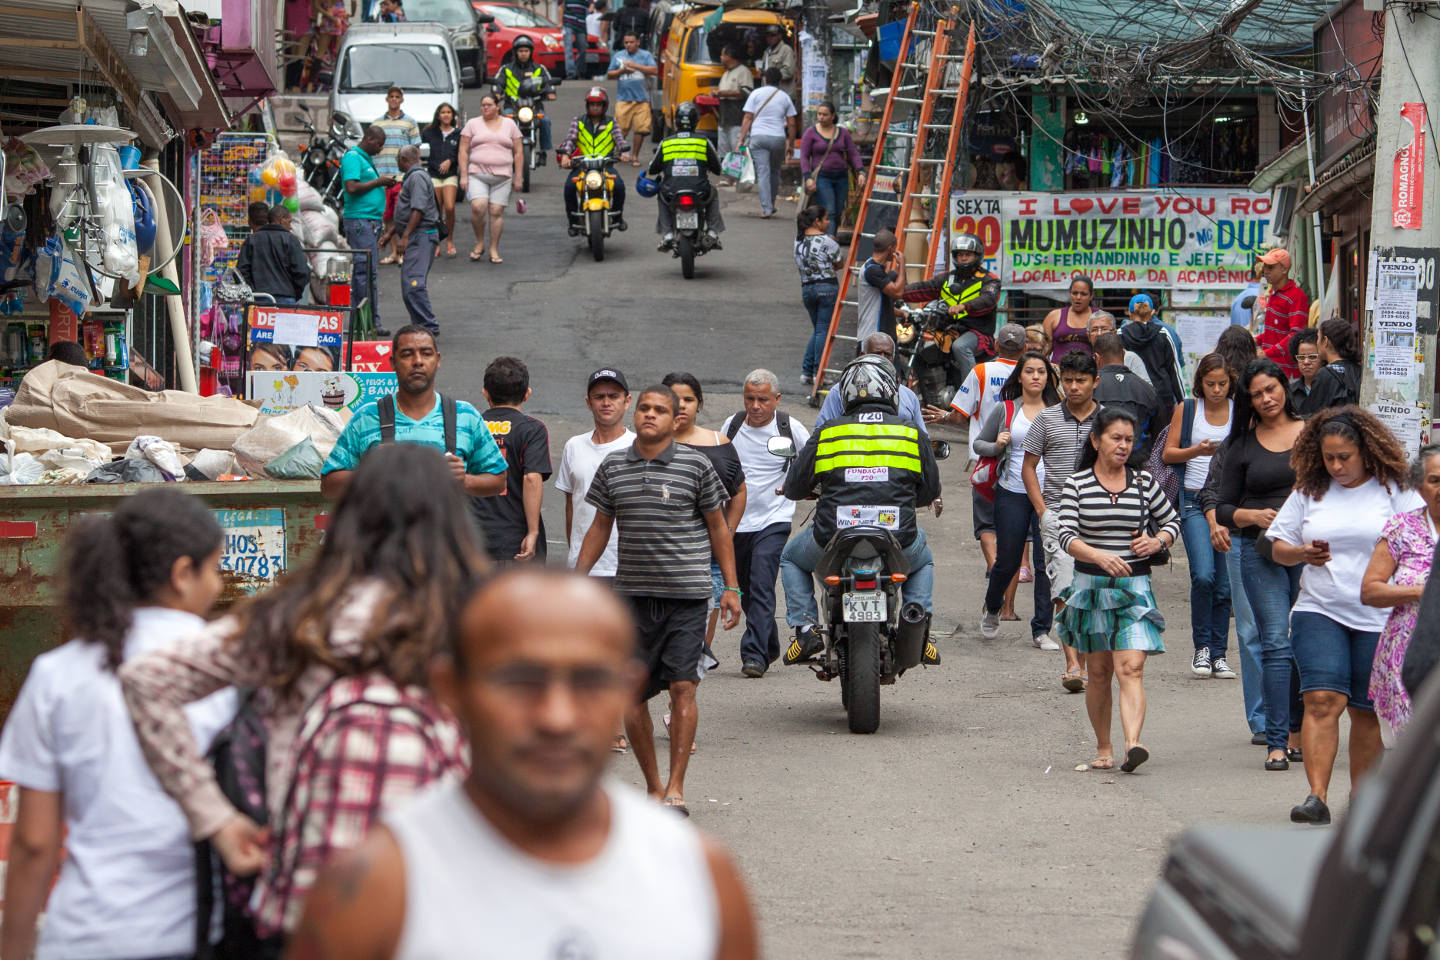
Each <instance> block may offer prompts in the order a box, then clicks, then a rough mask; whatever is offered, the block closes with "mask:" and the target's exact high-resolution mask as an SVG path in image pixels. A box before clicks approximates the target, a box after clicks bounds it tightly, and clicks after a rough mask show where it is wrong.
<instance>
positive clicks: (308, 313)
mask: <svg viewBox="0 0 1440 960" xmlns="http://www.w3.org/2000/svg"><path fill="white" fill-rule="evenodd" d="M345 318H346V314H345V313H343V312H341V311H339V310H334V309H331V308H330V307H305V306H270V305H268V304H266V305H260V304H257V305H256V306H253V307H251V308H250V339H251V340H252V341H253V342H255V343H283V344H286V345H287V346H291V347H330V348H333V349H335V350H339V349H340V342H341V340H342V339H343V338H344V334H345Z"/></svg>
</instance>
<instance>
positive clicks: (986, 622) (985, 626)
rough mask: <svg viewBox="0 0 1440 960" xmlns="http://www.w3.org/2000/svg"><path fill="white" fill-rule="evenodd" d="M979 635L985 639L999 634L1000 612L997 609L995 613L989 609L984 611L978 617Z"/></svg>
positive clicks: (992, 638) (990, 638)
mask: <svg viewBox="0 0 1440 960" xmlns="http://www.w3.org/2000/svg"><path fill="white" fill-rule="evenodd" d="M980 636H982V637H984V638H985V639H986V640H994V639H995V638H996V637H998V636H1000V613H999V612H998V611H996V612H995V613H991V612H990V611H989V610H986V611H985V613H984V615H983V616H982V617H981V618H980Z"/></svg>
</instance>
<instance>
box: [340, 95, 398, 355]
mask: <svg viewBox="0 0 1440 960" xmlns="http://www.w3.org/2000/svg"><path fill="white" fill-rule="evenodd" d="M384 147H385V131H384V130H383V129H381V128H380V127H377V126H375V125H374V124H371V125H370V126H368V127H366V128H365V133H364V135H363V136H362V137H361V138H360V142H359V143H357V144H356V145H355V146H353V147H351V148H350V149H349V150H347V151H345V156H344V157H342V158H341V160H340V181H341V182H342V183H343V184H344V185H345V197H344V200H343V201H342V204H341V206H342V210H343V213H344V226H345V243H346V245H347V246H348V247H349V248H350V250H351V252H352V254H353V255H354V257H353V265H352V267H351V270H352V273H351V279H350V300H351V303H352V304H353V305H354V306H355V307H359V306H361V304H363V303H365V302H367V301H368V302H369V304H370V321H371V323H372V325H373V326H374V328H375V335H376V336H377V337H388V336H389V335H390V331H388V330H386V329H385V328H384V327H383V326H381V325H380V288H379V286H378V284H377V281H378V280H379V276H380V272H379V269H378V268H377V266H376V264H378V263H379V262H380V234H381V233H382V232H383V231H384V229H385V225H384V223H383V221H384V219H385V191H386V190H388V189H389V188H390V185H391V184H394V183H398V182H399V178H398V177H394V176H391V175H389V174H383V175H382V174H381V173H380V172H379V171H378V170H376V169H375V157H376V156H377V155H378V154H379V153H380V151H381V150H382V149H384Z"/></svg>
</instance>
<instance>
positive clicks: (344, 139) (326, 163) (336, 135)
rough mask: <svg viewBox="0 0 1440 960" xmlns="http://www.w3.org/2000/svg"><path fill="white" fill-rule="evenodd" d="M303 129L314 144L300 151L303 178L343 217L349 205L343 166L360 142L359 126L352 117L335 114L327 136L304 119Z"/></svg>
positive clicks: (326, 203)
mask: <svg viewBox="0 0 1440 960" xmlns="http://www.w3.org/2000/svg"><path fill="white" fill-rule="evenodd" d="M302 109H303V107H302ZM306 112H308V111H306ZM300 125H301V126H302V127H304V128H305V131H306V133H308V134H309V135H310V142H309V143H308V144H305V145H303V146H302V147H301V148H300V149H301V156H300V174H301V177H302V178H303V179H304V180H305V182H306V183H308V184H310V186H312V187H314V188H315V190H316V191H317V192H318V193H319V194H320V199H321V200H323V201H324V203H325V205H326V206H328V207H330V208H332V209H333V210H334V211H335V212H336V213H340V212H341V208H342V206H343V204H344V201H345V183H344V181H343V180H342V178H341V176H340V163H341V161H342V160H344V159H345V154H346V152H347V151H348V150H349V149H350V148H351V147H352V146H354V145H355V144H357V143H359V142H360V137H359V136H358V135H357V134H356V131H355V122H354V121H353V120H351V119H350V116H349V114H345V113H339V112H336V113H333V114H331V115H330V129H329V130H328V131H326V133H325V135H323V136H322V135H321V134H320V133H319V132H318V131H317V130H316V129H315V126H314V124H312V123H310V122H309V121H308V120H305V119H304V118H301V120H300Z"/></svg>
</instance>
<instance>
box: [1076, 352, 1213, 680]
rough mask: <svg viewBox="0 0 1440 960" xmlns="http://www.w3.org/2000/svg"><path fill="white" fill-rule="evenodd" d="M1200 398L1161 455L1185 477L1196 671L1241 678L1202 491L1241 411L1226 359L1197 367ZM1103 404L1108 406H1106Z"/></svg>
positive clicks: (1183, 525) (1187, 405)
mask: <svg viewBox="0 0 1440 960" xmlns="http://www.w3.org/2000/svg"><path fill="white" fill-rule="evenodd" d="M1192 393H1194V395H1195V396H1194V399H1191V400H1186V401H1185V402H1184V403H1181V404H1179V405H1177V406H1176V407H1175V413H1174V415H1173V416H1172V417H1171V418H1170V432H1169V434H1168V435H1167V436H1166V440H1165V449H1164V451H1163V452H1162V454H1161V456H1162V457H1163V458H1164V460H1165V462H1166V463H1169V464H1173V465H1174V467H1175V469H1176V471H1177V472H1179V473H1180V475H1181V482H1180V534H1181V536H1182V537H1183V538H1184V540H1185V559H1186V561H1187V563H1188V564H1189V567H1190V639H1191V640H1192V641H1194V644H1195V653H1194V655H1193V657H1192V658H1191V660H1190V672H1191V673H1193V674H1195V676H1197V677H1206V678H1209V677H1218V678H1220V679H1222V680H1233V679H1235V671H1233V670H1231V669H1230V664H1229V663H1228V662H1227V661H1226V659H1225V653H1226V650H1227V647H1228V641H1229V635H1230V576H1229V574H1228V573H1227V572H1226V570H1225V567H1224V563H1225V558H1224V556H1223V555H1222V554H1221V552H1220V551H1219V550H1217V549H1215V545H1214V543H1213V542H1212V541H1211V539H1210V523H1209V521H1208V520H1206V517H1205V511H1204V508H1203V506H1202V505H1201V499H1200V491H1201V489H1202V488H1203V487H1204V486H1205V480H1206V478H1207V477H1208V476H1209V474H1210V460H1211V458H1212V457H1213V456H1214V455H1215V451H1217V450H1219V449H1220V444H1221V443H1223V442H1224V440H1225V438H1226V437H1228V436H1229V435H1230V425H1231V422H1232V421H1233V419H1234V412H1235V400H1234V397H1235V380H1234V377H1233V376H1232V375H1231V372H1230V368H1229V367H1228V366H1227V365H1226V363H1225V358H1224V357H1222V356H1220V354H1218V353H1207V354H1206V355H1205V356H1203V357H1201V358H1200V362H1199V364H1197V365H1196V367H1195V382H1194V385H1193V387H1192ZM1102 402H1103V401H1102Z"/></svg>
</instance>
